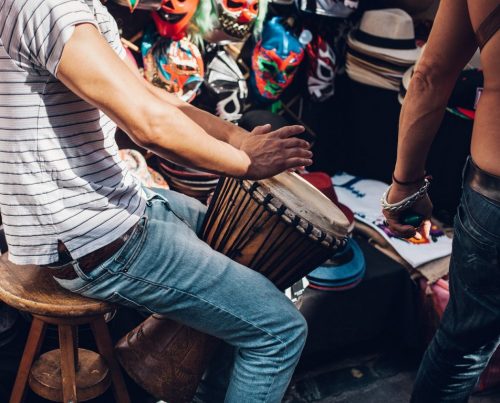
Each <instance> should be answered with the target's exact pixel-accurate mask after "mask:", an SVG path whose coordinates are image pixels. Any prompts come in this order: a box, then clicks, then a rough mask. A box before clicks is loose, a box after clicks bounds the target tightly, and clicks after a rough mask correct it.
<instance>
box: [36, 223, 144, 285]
mask: <svg viewBox="0 0 500 403" xmlns="http://www.w3.org/2000/svg"><path fill="white" fill-rule="evenodd" d="M136 226H137V223H136V224H135V225H133V226H132V227H131V228H130V229H129V230H128V231H127V232H125V234H123V235H122V236H121V237H119V238H117V239H115V240H114V241H113V242H111V243H109V244H107V245H105V246H103V247H101V248H99V249H97V250H95V251H94V252H91V253H89V254H87V255H85V256H82V257H81V258H79V259H77V262H78V265H79V267H80V269H81V270H82V271H83V272H84V273H85V274H88V273H90V272H91V271H92V270H94V269H95V268H96V267H97V266H99V265H100V264H101V263H103V262H105V261H106V260H108V259H109V258H110V257H112V256H113V255H114V254H115V253H116V252H118V251H119V250H120V248H121V247H122V246H123V245H124V244H125V242H127V240H128V238H129V237H130V236H131V235H132V233H133V232H134V229H135V227H136ZM61 245H62V248H64V249H63V250H61ZM59 249H60V250H59V253H60V256H63V257H62V259H63V260H62V261H61V259H60V261H59V262H57V263H53V264H50V265H47V266H45V267H47V268H48V269H50V270H52V276H53V277H55V278H58V279H61V280H74V279H75V278H77V277H78V274H77V273H76V272H75V269H74V268H73V259H71V262H68V260H67V258H66V256H68V255H69V252H68V250H67V249H66V247H65V246H64V244H63V243H61V244H60V245H59ZM61 252H62V253H61Z"/></svg>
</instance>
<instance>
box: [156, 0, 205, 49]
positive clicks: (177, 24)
mask: <svg viewBox="0 0 500 403" xmlns="http://www.w3.org/2000/svg"><path fill="white" fill-rule="evenodd" d="M198 3H199V0H163V1H162V2H161V7H160V9H159V10H158V11H154V12H153V20H154V22H155V24H156V29H157V31H158V33H159V34H160V35H161V36H168V37H170V38H173V39H180V38H182V37H183V36H184V31H185V30H186V27H187V26H188V23H189V21H190V20H191V18H192V17H193V15H194V13H195V11H196V8H197V7H198Z"/></svg>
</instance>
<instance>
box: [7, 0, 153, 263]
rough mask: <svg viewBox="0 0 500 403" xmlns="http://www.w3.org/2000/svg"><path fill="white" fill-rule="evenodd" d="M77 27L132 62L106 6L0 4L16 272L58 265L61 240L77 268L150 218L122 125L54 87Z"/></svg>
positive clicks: (58, 0)
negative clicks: (118, 137) (121, 145)
mask: <svg viewBox="0 0 500 403" xmlns="http://www.w3.org/2000/svg"><path fill="white" fill-rule="evenodd" d="M80 23H91V24H93V25H95V26H96V27H97V28H98V29H99V30H100V33H101V34H102V35H103V36H104V37H105V38H106V40H107V41H108V43H109V44H110V46H111V47H112V48H113V49H114V50H115V51H116V52H117V53H118V55H119V56H120V57H122V58H123V57H124V56H125V51H124V49H123V47H122V45H121V43H120V38H119V34H118V29H117V26H116V23H115V21H114V20H113V18H112V17H111V16H110V15H109V13H108V11H107V9H106V8H105V7H104V6H103V5H102V4H101V3H100V2H99V0H0V212H1V215H2V221H3V226H4V229H5V233H6V238H7V243H8V245H9V258H10V260H11V261H12V262H14V263H17V264H27V263H30V264H39V265H40V264H48V263H52V262H54V261H56V260H57V259H58V253H57V244H58V240H61V241H62V242H64V244H65V245H66V247H67V248H68V250H69V251H70V252H71V255H72V256H73V258H75V259H76V258H79V257H81V256H84V255H86V254H88V253H90V252H92V251H94V250H96V249H98V248H100V247H102V246H104V245H107V244H109V243H110V242H112V241H113V240H115V239H116V238H118V237H119V236H121V235H122V234H123V233H125V232H126V231H127V230H128V229H129V228H131V227H132V226H133V225H134V224H135V223H136V222H137V221H138V220H139V218H140V216H141V215H142V214H143V213H144V210H145V196H144V193H143V191H142V189H141V187H140V185H139V184H138V183H137V182H136V180H135V179H133V177H132V176H131V175H130V174H129V173H128V172H127V170H126V168H125V166H124V165H123V163H122V162H121V161H120V159H119V157H118V147H117V146H116V142H115V138H114V135H115V131H116V125H115V123H113V122H112V121H111V120H110V119H109V118H108V117H107V116H106V115H105V114H104V113H103V112H101V111H100V110H98V109H97V108H95V107H94V106H92V105H90V104H88V103H87V102H85V101H83V100H82V99H81V98H79V97H78V96H76V95H75V94H74V93H72V92H71V91H70V90H69V89H68V88H66V87H65V86H64V85H63V84H62V83H61V82H60V81H59V80H58V79H57V78H56V73H57V68H58V64H59V60H60V58H61V54H62V51H63V48H64V45H65V43H66V42H67V41H68V40H69V38H70V37H71V35H72V33H73V31H74V27H75V25H76V24H80ZM82 68H85V66H82Z"/></svg>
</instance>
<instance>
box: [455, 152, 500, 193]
mask: <svg viewBox="0 0 500 403" xmlns="http://www.w3.org/2000/svg"><path fill="white" fill-rule="evenodd" d="M464 180H465V183H467V184H468V185H469V186H470V187H471V189H472V190H474V191H476V192H478V193H480V194H482V195H483V196H485V197H487V198H488V199H491V200H494V201H496V202H498V203H500V177H498V176H495V175H492V174H490V173H488V172H486V171H483V170H482V169H481V168H479V167H478V166H477V165H476V164H475V163H474V161H473V160H472V158H469V160H468V163H467V167H466V169H465V176H464Z"/></svg>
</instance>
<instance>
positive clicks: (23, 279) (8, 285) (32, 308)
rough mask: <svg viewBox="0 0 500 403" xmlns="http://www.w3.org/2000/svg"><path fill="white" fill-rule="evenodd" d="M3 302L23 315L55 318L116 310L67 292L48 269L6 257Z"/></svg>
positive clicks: (0, 282) (0, 276)
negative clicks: (22, 312) (29, 314)
mask: <svg viewBox="0 0 500 403" xmlns="http://www.w3.org/2000/svg"><path fill="white" fill-rule="evenodd" d="M0 300H3V301H4V302H5V303H6V304H8V305H10V306H12V307H14V308H16V309H19V310H20V311H27V312H31V313H33V314H38V315H43V316H52V317H65V318H71V317H82V316H95V315H102V314H105V313H107V312H111V311H113V309H114V307H113V305H112V304H110V303H107V302H104V301H98V300H95V299H91V298H87V297H83V296H81V295H78V294H75V293H72V292H70V291H67V290H65V289H64V288H62V287H61V286H60V285H59V284H57V282H56V281H55V280H54V278H53V277H52V276H51V275H50V272H49V269H46V268H41V267H39V266H36V265H16V264H13V263H12V262H10V261H9V260H8V254H7V253H6V254H4V255H2V256H0Z"/></svg>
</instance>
